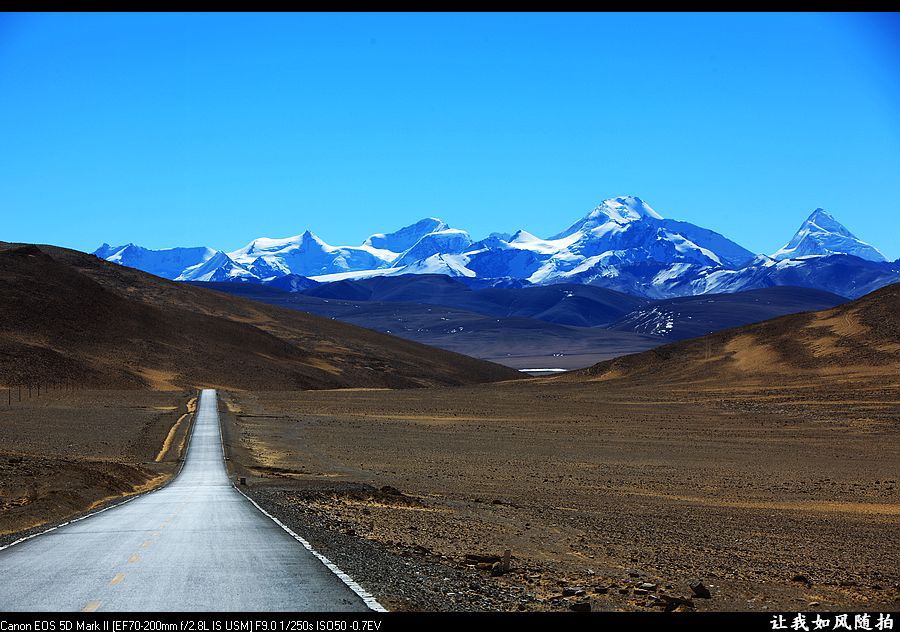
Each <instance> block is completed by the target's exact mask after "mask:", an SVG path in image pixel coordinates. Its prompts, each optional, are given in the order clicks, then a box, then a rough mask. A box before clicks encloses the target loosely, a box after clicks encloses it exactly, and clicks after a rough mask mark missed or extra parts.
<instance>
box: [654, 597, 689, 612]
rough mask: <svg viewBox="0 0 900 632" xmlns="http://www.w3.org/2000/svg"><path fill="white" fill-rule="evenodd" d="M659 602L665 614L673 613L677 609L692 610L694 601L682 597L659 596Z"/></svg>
mask: <svg viewBox="0 0 900 632" xmlns="http://www.w3.org/2000/svg"><path fill="white" fill-rule="evenodd" d="M659 601H660V602H661V603H660V605H662V606H664V610H665V611H666V612H674V611H675V610H677V609H681V610H686V609H693V608H694V601H693V600H692V599H685V598H683V597H675V596H673V595H660V596H659Z"/></svg>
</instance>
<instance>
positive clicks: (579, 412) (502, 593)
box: [220, 380, 900, 610]
mask: <svg viewBox="0 0 900 632" xmlns="http://www.w3.org/2000/svg"><path fill="white" fill-rule="evenodd" d="M897 392H900V391H898V390H897V388H896V386H895V385H891V384H884V383H882V384H880V385H878V386H877V387H876V386H875V385H872V388H867V387H866V386H865V385H859V384H857V385H855V386H854V390H853V392H852V393H850V394H848V393H842V392H837V391H835V392H823V391H822V389H821V386H820V385H819V384H810V385H808V388H807V387H804V386H803V385H801V384H796V385H793V386H792V387H791V389H787V390H779V389H778V388H763V387H760V388H756V389H743V390H741V389H732V390H731V391H728V389H727V388H724V387H723V388H713V387H709V388H708V389H707V390H706V391H698V390H697V389H695V388H683V389H679V388H677V387H672V388H666V389H659V388H657V387H656V386H654V385H648V386H646V387H644V386H639V385H638V386H635V387H634V388H631V389H630V390H629V389H625V388H623V387H622V385H616V386H615V387H614V388H610V387H609V386H608V385H605V384H597V385H596V386H593V385H592V387H591V388H584V387H583V385H580V384H566V383H564V382H559V381H556V382H554V381H552V380H534V381H530V382H527V383H505V384H497V385H490V386H484V387H469V388H445V389H429V390H428V391H427V393H426V392H414V391H388V390H356V391H320V392H279V393H239V394H235V393H221V395H222V397H221V399H220V406H221V410H222V414H223V425H224V428H225V442H226V449H227V451H228V454H229V457H230V461H229V466H230V469H231V471H232V474H233V475H234V476H235V477H236V478H237V477H244V478H246V480H247V485H246V486H245V487H243V488H242V489H243V490H244V491H246V492H247V493H249V494H250V495H251V496H253V497H254V499H255V500H256V501H257V502H259V503H260V504H261V505H262V506H263V507H265V508H266V510H267V511H270V512H271V513H273V514H274V515H276V516H278V517H279V518H280V519H282V520H283V521H285V522H286V523H287V524H289V525H290V526H291V527H292V528H294V529H295V530H296V531H298V532H299V533H301V534H302V535H303V536H304V537H306V538H307V539H308V540H309V541H310V542H311V543H312V544H313V545H314V546H315V547H317V548H318V549H319V550H320V551H322V552H323V553H324V554H326V555H327V556H328V557H330V558H331V559H332V560H333V561H335V562H336V563H337V564H338V565H339V566H341V567H342V568H343V569H344V570H345V571H347V572H348V573H350V574H351V575H352V576H353V577H354V578H355V579H357V581H359V582H360V583H361V584H362V585H363V586H364V587H366V588H367V589H368V590H370V591H372V592H373V593H374V594H375V595H376V597H378V598H379V599H380V600H381V601H382V603H384V604H385V605H386V606H387V607H389V608H391V609H397V610H572V609H586V608H588V607H590V608H591V609H593V610H662V609H670V610H671V609H678V610H766V609H770V610H778V609H781V610H784V609H787V610H796V609H804V610H807V609H812V610H817V609H822V610H827V609H862V610H866V609H868V610H871V609H877V608H881V609H896V607H897V604H898V603H900V602H898V601H897V600H898V598H900V575H898V571H897V569H898V568H900V550H898V547H897V545H896V543H897V542H898V541H900V487H898V484H897V472H898V471H900V458H898V452H897V447H898V438H897V434H896V429H897V423H898V421H900V402H898V401H897V398H896V393H897ZM506 549H509V550H510V551H511V555H512V560H511V568H510V572H508V573H502V574H496V570H495V571H494V572H493V573H492V567H493V565H494V563H495V562H496V561H497V560H498V559H499V556H501V555H502V554H503V552H504V550H506ZM498 570H499V569H498ZM698 580H699V581H702V583H703V586H704V588H706V589H707V590H708V591H709V595H710V597H709V598H706V597H705V596H704V595H705V591H704V590H703V588H701V587H699V586H696V582H697V581H698ZM692 584H694V585H695V586H694V588H692V587H691V585H692Z"/></svg>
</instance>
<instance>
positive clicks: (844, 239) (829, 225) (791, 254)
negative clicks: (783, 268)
mask: <svg viewBox="0 0 900 632" xmlns="http://www.w3.org/2000/svg"><path fill="white" fill-rule="evenodd" d="M835 254H844V255H854V256H856V257H859V258H860V259H868V260H869V261H887V259H886V257H885V256H884V255H883V254H881V253H880V252H878V250H877V249H876V248H874V247H873V246H871V245H869V244H867V243H866V242H864V241H862V240H860V239H857V237H856V236H855V235H854V234H853V233H851V232H850V231H849V230H847V229H846V228H844V226H843V224H841V223H840V222H838V221H837V220H836V219H834V217H832V216H831V215H830V214H828V213H827V212H826V211H824V210H823V209H820V208H817V209H816V210H815V211H813V212H812V214H811V215H810V216H809V217H808V218H806V221H805V222H803V224H801V226H800V228H799V230H797V233H796V234H795V235H794V237H793V238H792V239H791V240H790V241H789V242H788V243H787V244H785V245H784V246H783V247H782V248H781V249H780V250H778V251H777V252H775V253H773V254H772V258H773V259H777V260H779V261H780V260H782V259H796V258H798V257H806V256H809V255H835Z"/></svg>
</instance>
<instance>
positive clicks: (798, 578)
mask: <svg viewBox="0 0 900 632" xmlns="http://www.w3.org/2000/svg"><path fill="white" fill-rule="evenodd" d="M791 581H792V582H802V583H804V584H806V585H807V586H812V582H811V581H809V577H807V576H806V575H799V574H798V575H794V576H793V577H792V578H791Z"/></svg>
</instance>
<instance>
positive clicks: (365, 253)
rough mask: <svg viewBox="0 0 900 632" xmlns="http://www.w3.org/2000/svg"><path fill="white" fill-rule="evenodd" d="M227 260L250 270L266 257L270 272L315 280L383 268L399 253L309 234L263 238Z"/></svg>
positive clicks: (255, 240) (235, 252) (254, 241)
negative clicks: (341, 243)
mask: <svg viewBox="0 0 900 632" xmlns="http://www.w3.org/2000/svg"><path fill="white" fill-rule="evenodd" d="M228 256H229V257H231V259H233V260H234V261H235V262H237V263H239V264H241V265H243V266H245V267H248V268H249V267H251V266H253V265H254V263H255V262H256V261H257V259H259V258H261V257H264V258H265V259H264V261H265V264H266V266H267V267H268V268H271V269H273V270H278V271H281V272H282V273H283V274H299V275H301V276H313V275H320V274H334V273H336V272H353V271H356V270H371V269H373V268H380V267H384V266H386V265H388V264H390V263H391V262H392V261H393V260H394V259H395V258H396V256H397V253H394V252H391V251H390V250H384V249H380V248H376V247H374V246H370V245H362V246H331V245H329V244H327V243H325V242H324V241H323V240H322V239H320V238H319V237H318V236H316V235H314V234H313V233H311V232H310V231H308V230H307V231H306V232H305V233H303V234H302V235H297V236H296V237H287V238H284V239H269V238H267V237H260V238H259V239H254V240H253V241H251V242H250V243H249V244H247V245H246V246H244V247H243V248H240V249H239V250H235V251H234V252H230V253H228ZM276 276H281V275H276Z"/></svg>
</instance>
